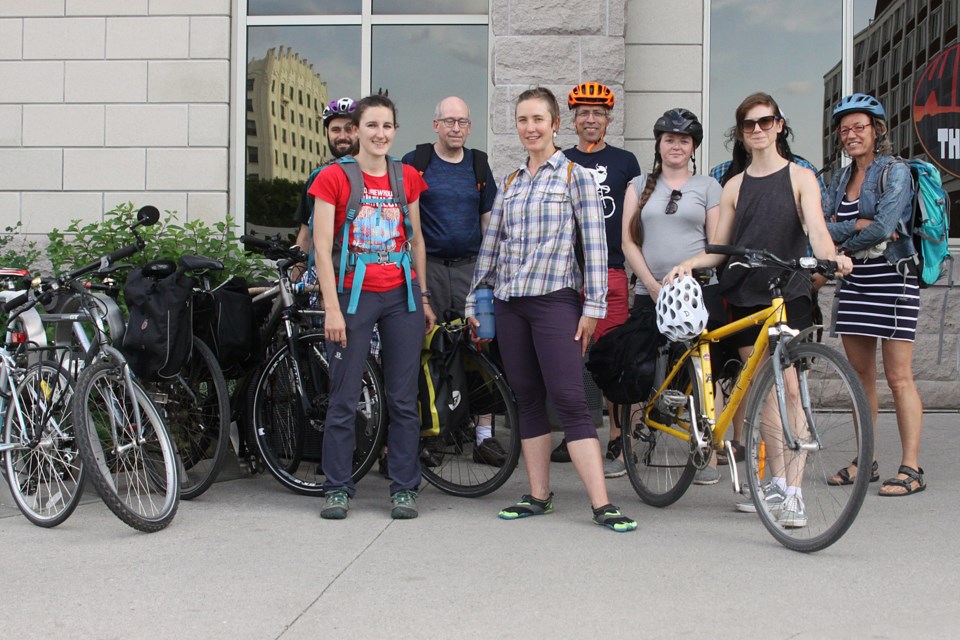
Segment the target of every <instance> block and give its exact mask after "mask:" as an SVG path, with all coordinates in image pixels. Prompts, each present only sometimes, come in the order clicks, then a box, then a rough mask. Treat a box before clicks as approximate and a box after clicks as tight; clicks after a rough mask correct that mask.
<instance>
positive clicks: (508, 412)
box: [420, 343, 520, 498]
mask: <svg viewBox="0 0 960 640" xmlns="http://www.w3.org/2000/svg"><path fill="white" fill-rule="evenodd" d="M460 349H461V352H462V353H461V355H462V358H463V368H464V370H465V372H466V374H467V375H466V380H467V384H466V395H467V402H468V406H469V407H470V417H469V419H468V421H467V422H466V423H465V424H462V425H458V426H456V427H454V428H451V429H448V430H447V431H446V433H441V435H440V436H437V437H432V438H422V439H421V444H420V446H421V451H423V450H424V449H426V450H427V452H429V454H428V455H423V456H421V462H420V466H421V474H422V475H423V478H424V479H425V480H426V481H427V482H429V483H430V484H432V485H433V486H435V487H437V488H438V489H440V490H441V491H443V492H445V493H449V494H451V495H454V496H459V497H462V498H477V497H479V496H484V495H487V494H489V493H491V492H493V491H496V490H497V489H499V488H500V487H501V486H502V485H503V483H505V482H506V481H507V479H508V478H509V477H510V475H511V474H512V473H513V470H514V469H516V468H517V462H518V461H519V459H520V428H519V419H518V412H517V402H516V400H515V399H514V396H513V391H512V390H511V389H510V386H509V385H508V384H507V381H506V379H505V378H504V376H503V374H502V373H501V372H500V369H499V368H497V366H496V365H495V364H494V363H493V362H492V361H491V360H490V358H489V357H488V356H487V355H486V354H485V353H483V352H481V351H478V350H477V349H475V348H474V347H472V346H470V345H469V344H467V343H463V344H461V347H460ZM487 415H489V416H491V417H492V418H493V420H492V425H493V435H494V437H496V438H497V441H498V442H500V444H501V446H502V447H503V449H504V452H505V453H506V458H505V461H504V463H503V465H502V466H500V467H496V466H492V465H488V464H485V463H483V462H481V461H479V460H478V459H477V458H476V457H475V456H474V452H475V449H476V446H477V444H476V424H477V421H478V419H479V418H480V416H487ZM430 458H432V459H433V461H434V462H436V463H437V464H436V466H433V467H431V466H427V464H426V463H425V462H424V460H425V459H430Z"/></svg>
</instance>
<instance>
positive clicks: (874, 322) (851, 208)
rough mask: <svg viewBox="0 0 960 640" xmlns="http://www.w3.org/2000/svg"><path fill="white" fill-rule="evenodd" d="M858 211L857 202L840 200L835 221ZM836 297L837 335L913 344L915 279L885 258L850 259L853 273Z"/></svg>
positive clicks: (917, 300) (916, 307)
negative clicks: (905, 341) (871, 337)
mask: <svg viewBox="0 0 960 640" xmlns="http://www.w3.org/2000/svg"><path fill="white" fill-rule="evenodd" d="M859 212H860V201H859V200H854V201H852V202H851V201H847V200H843V201H842V202H841V203H840V208H839V209H838V210H837V221H838V222H842V221H844V220H855V219H856V218H857V217H858V215H859ZM837 298H838V301H839V305H838V307H837V323H836V327H835V330H836V332H837V333H838V334H840V335H844V334H846V335H860V336H873V337H877V338H887V339H891V340H908V341H910V342H913V340H914V337H915V335H916V332H917V316H918V315H919V313H920V288H919V286H918V284H917V278H916V276H913V275H910V276H906V277H904V276H903V275H901V274H899V273H897V270H896V268H895V267H894V266H893V265H892V264H890V263H889V262H887V259H886V258H885V257H883V256H879V257H876V258H866V259H862V260H861V259H858V258H854V259H853V273H851V274H850V275H848V276H846V277H845V278H844V279H843V287H842V289H841V290H840V293H839V294H838V295H837Z"/></svg>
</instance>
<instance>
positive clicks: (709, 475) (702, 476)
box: [693, 467, 753, 506]
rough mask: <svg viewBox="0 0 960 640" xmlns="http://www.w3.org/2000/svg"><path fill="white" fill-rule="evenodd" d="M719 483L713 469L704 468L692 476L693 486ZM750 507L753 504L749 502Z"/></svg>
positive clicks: (716, 472)
mask: <svg viewBox="0 0 960 640" xmlns="http://www.w3.org/2000/svg"><path fill="white" fill-rule="evenodd" d="M718 482H720V472H719V471H718V470H717V469H714V468H713V467H704V468H703V469H698V470H697V474H696V475H695V476H693V484H717V483H718ZM750 505H751V506H752V505H753V503H752V502H751V503H750Z"/></svg>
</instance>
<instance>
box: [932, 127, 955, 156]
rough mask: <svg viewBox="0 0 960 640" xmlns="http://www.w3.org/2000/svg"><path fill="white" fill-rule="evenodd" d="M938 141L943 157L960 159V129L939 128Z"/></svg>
mask: <svg viewBox="0 0 960 640" xmlns="http://www.w3.org/2000/svg"><path fill="white" fill-rule="evenodd" d="M937 142H939V143H940V158H941V159H943V160H960V129H937Z"/></svg>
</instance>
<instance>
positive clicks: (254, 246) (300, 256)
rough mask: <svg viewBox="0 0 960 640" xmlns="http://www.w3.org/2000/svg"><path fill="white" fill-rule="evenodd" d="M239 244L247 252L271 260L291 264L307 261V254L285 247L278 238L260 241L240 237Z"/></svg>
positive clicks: (251, 237)
mask: <svg viewBox="0 0 960 640" xmlns="http://www.w3.org/2000/svg"><path fill="white" fill-rule="evenodd" d="M240 242H242V243H243V244H244V248H245V249H246V250H247V251H252V252H254V253H259V254H260V255H262V256H264V257H266V258H270V259H271V260H292V261H293V262H292V264H296V263H299V262H306V261H307V254H305V253H304V252H303V251H301V250H300V247H298V246H296V245H294V246H292V247H287V246H285V245H284V244H283V243H282V242H280V238H268V239H265V240H263V239H260V238H257V237H254V236H248V235H243V236H240Z"/></svg>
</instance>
